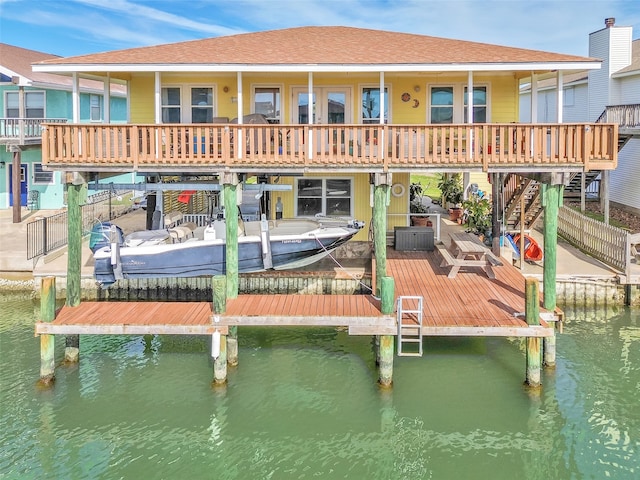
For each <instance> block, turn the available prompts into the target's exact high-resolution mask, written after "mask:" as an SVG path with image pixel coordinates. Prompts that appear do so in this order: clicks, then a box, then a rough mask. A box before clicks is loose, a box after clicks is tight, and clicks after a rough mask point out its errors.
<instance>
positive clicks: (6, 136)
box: [0, 118, 67, 146]
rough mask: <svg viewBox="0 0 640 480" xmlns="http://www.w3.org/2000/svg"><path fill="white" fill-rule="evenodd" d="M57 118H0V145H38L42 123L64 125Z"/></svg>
mask: <svg viewBox="0 0 640 480" xmlns="http://www.w3.org/2000/svg"><path fill="white" fill-rule="evenodd" d="M66 121H67V120H65V119H58V118H0V145H16V146H28V145H40V144H41V143H42V124H43V123H64V122H66Z"/></svg>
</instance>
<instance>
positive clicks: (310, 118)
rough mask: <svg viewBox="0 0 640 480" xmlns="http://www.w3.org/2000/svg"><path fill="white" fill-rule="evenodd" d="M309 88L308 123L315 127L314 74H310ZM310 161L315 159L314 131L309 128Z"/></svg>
mask: <svg viewBox="0 0 640 480" xmlns="http://www.w3.org/2000/svg"><path fill="white" fill-rule="evenodd" d="M307 88H308V94H307V95H308V106H307V123H308V124H309V125H313V114H314V104H315V102H314V101H313V72H309V78H308V81H307ZM307 153H308V156H309V159H312V158H313V130H312V128H311V127H309V150H308V152H307Z"/></svg>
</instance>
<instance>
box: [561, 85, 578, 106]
mask: <svg viewBox="0 0 640 480" xmlns="http://www.w3.org/2000/svg"><path fill="white" fill-rule="evenodd" d="M574 104H575V87H565V88H564V92H563V93H562V106H563V107H573V105H574Z"/></svg>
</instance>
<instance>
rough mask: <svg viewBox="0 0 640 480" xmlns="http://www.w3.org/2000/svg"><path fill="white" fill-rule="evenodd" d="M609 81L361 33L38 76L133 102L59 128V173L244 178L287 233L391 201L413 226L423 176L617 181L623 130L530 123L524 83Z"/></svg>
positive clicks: (498, 50)
mask: <svg viewBox="0 0 640 480" xmlns="http://www.w3.org/2000/svg"><path fill="white" fill-rule="evenodd" d="M598 68H600V61H599V60H598V59H594V58H585V57H580V56H574V55H565V54H560V53H550V52H542V51H534V50H525V49H520V48H513V47H508V46H498V45H488V44H482V43H476V42H468V41H462V40H453V39H445V38H437V37H430V36H425V35H415V34H406V33H398V32H388V31H377V30H369V29H360V28H351V27H300V28H289V29H284V30H274V31H264V32H256V33H247V34H240V35H232V36H226V37H216V38H208V39H202V40H195V41H188V42H181V43H173V44H167V45H157V46H151V47H142V48H133V49H128V50H118V51H111V52H104V53H97V54H90V55H84V56H76V57H70V58H55V59H51V60H47V61H43V62H40V63H36V64H34V65H33V69H34V71H36V72H48V73H56V74H59V75H68V76H71V77H72V78H73V79H74V81H76V82H77V81H78V80H79V79H80V78H85V77H86V78H92V79H95V78H100V77H102V78H104V79H108V80H107V81H119V82H122V83H123V84H126V86H127V91H128V92H129V118H128V120H127V124H126V125H117V126H116V125H109V124H102V125H97V124H93V125H91V126H90V127H86V126H83V125H74V124H73V122H72V123H68V124H65V125H53V124H52V125H49V126H47V128H46V131H45V133H44V136H43V143H44V144H45V145H46V155H43V157H46V158H43V163H44V164H45V165H46V166H47V168H50V169H53V170H56V169H59V170H64V171H76V172H79V173H81V174H82V173H83V172H101V173H103V174H109V173H112V174H116V173H119V172H123V171H135V172H138V173H140V174H144V175H147V176H148V177H149V178H152V177H153V178H155V179H157V178H162V177H163V176H171V177H176V176H184V177H186V176H189V177H193V176H198V177H199V178H208V179H210V180H211V181H212V182H220V183H223V180H222V178H223V177H224V178H226V180H224V181H229V180H228V178H229V177H228V175H234V176H237V177H236V178H237V181H238V183H239V184H240V185H242V184H243V182H244V181H245V180H246V179H251V178H259V179H260V181H264V182H266V184H268V185H278V186H280V187H279V188H280V190H278V191H271V192H268V195H267V197H266V201H265V202H264V204H263V208H264V212H263V213H266V214H267V216H268V217H269V218H274V216H275V204H276V198H277V197H280V198H281V199H282V202H283V205H284V211H283V214H284V216H285V217H304V216H311V215H315V214H324V215H329V216H331V215H337V216H347V217H353V218H357V219H360V220H365V221H367V222H369V221H371V218H372V206H373V204H372V198H373V193H372V192H373V190H374V189H375V188H378V187H383V188H385V189H387V192H388V199H389V200H388V205H387V210H386V215H387V223H386V224H387V229H388V230H391V229H392V227H393V226H394V225H407V224H408V221H409V215H408V213H409V184H410V175H411V174H412V173H435V172H437V173H462V174H464V179H465V183H466V184H469V183H478V184H480V188H481V189H482V190H488V191H489V192H491V188H492V187H491V186H490V185H489V184H488V183H487V178H488V176H491V175H493V176H494V179H495V180H496V182H498V183H499V187H500V186H501V185H504V184H505V177H506V176H507V175H512V174H514V173H517V174H522V175H534V176H537V178H539V179H543V180H544V179H548V178H551V177H550V176H551V175H556V176H557V175H558V174H565V173H567V172H575V171H584V170H588V169H594V168H598V169H612V168H615V162H616V158H617V157H616V154H617V152H616V149H615V145H616V139H615V137H616V131H615V127H614V126H612V125H607V124H598V125H596V124H592V123H581V124H571V125H568V124H564V125H557V124H556V123H549V124H523V123H518V117H519V112H518V106H519V87H520V80H521V79H523V78H528V77H530V76H531V74H532V72H533V73H535V74H536V75H539V76H545V75H546V76H549V77H554V76H557V75H559V74H561V73H563V72H572V71H577V70H589V69H598ZM381 92H383V93H382V94H381ZM554 178H555V177H554ZM286 186H290V187H291V188H290V189H284V187H286ZM493 192H494V193H496V194H497V195H502V192H501V190H500V188H497V189H495V188H494V190H493ZM494 196H495V195H494ZM494 201H495V199H494ZM495 205H496V204H495V203H494V206H495ZM497 208H498V209H499V208H500V206H499V205H498V206H497ZM356 240H362V241H365V240H367V229H364V230H363V231H362V232H360V233H359V234H358V236H357V237H356Z"/></svg>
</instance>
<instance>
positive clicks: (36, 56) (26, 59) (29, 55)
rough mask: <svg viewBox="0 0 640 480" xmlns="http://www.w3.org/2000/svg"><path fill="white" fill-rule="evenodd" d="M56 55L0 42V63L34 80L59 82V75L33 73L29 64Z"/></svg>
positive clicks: (55, 57) (53, 57)
mask: <svg viewBox="0 0 640 480" xmlns="http://www.w3.org/2000/svg"><path fill="white" fill-rule="evenodd" d="M59 58H60V57H58V56H57V55H51V54H49V53H42V52H37V51H35V50H28V49H26V48H21V47H15V46H13V45H8V44H6V43H0V65H2V67H3V68H6V69H9V70H11V71H12V72H14V73H16V74H18V75H20V76H22V77H25V78H28V79H30V80H32V81H34V82H43V83H54V84H55V83H60V82H61V80H64V81H69V80H68V79H62V77H60V76H59V75H54V74H51V73H34V72H32V71H31V64H32V63H35V62H41V61H43V60H51V59H59Z"/></svg>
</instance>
